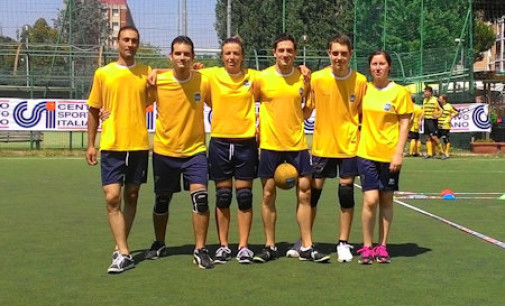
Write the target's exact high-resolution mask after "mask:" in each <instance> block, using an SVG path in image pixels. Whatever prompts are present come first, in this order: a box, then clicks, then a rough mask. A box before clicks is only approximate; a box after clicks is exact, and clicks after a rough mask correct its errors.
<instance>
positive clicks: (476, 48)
mask: <svg viewBox="0 0 505 306" xmlns="http://www.w3.org/2000/svg"><path fill="white" fill-rule="evenodd" d="M495 43H496V34H495V33H494V32H493V30H492V29H491V28H490V27H489V26H488V25H487V24H486V23H485V22H483V21H482V20H478V19H477V20H475V24H474V41H473V58H474V61H475V62H477V61H480V60H482V58H483V55H482V52H484V51H487V50H489V49H491V47H492V46H493V45H494V44H495Z"/></svg>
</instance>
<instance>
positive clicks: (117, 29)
mask: <svg viewBox="0 0 505 306" xmlns="http://www.w3.org/2000/svg"><path fill="white" fill-rule="evenodd" d="M112 31H114V32H117V31H119V22H113V23H112Z"/></svg>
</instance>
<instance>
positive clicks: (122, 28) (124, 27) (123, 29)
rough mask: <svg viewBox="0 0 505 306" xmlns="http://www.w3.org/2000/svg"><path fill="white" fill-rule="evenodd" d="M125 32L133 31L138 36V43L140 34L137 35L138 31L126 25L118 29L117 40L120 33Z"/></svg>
mask: <svg viewBox="0 0 505 306" xmlns="http://www.w3.org/2000/svg"><path fill="white" fill-rule="evenodd" d="M125 30H133V31H135V32H137V36H138V39H139V41H140V34H139V30H138V29H137V28H136V27H134V26H131V25H126V26H123V27H121V28H120V29H119V32H117V40H119V38H120V37H121V33H122V32H123V31H125Z"/></svg>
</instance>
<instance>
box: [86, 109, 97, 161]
mask: <svg viewBox="0 0 505 306" xmlns="http://www.w3.org/2000/svg"><path fill="white" fill-rule="evenodd" d="M99 113H100V109H98V108H94V107H90V108H89V111H88V149H87V150H86V162H87V163H88V165H90V166H94V165H96V164H97V163H98V162H97V160H96V148H95V140H96V133H97V130H98V124H99V122H100V119H99Z"/></svg>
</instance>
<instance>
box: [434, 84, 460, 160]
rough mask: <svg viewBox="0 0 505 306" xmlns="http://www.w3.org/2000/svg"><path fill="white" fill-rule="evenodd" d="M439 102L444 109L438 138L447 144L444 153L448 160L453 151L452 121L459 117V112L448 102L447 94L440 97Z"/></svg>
mask: <svg viewBox="0 0 505 306" xmlns="http://www.w3.org/2000/svg"><path fill="white" fill-rule="evenodd" d="M438 101H439V102H440V105H441V106H442V109H443V112H442V116H440V118H438V137H439V138H440V140H442V141H443V142H444V144H445V150H444V151H443V152H444V154H445V157H446V158H448V157H449V155H450V151H451V138H450V133H451V120H452V118H454V117H456V116H458V115H459V111H458V110H456V109H455V108H454V107H452V105H451V104H450V103H449V102H448V98H447V95H446V94H443V95H440V97H439V98H438Z"/></svg>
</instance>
